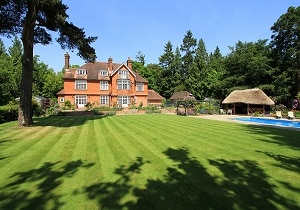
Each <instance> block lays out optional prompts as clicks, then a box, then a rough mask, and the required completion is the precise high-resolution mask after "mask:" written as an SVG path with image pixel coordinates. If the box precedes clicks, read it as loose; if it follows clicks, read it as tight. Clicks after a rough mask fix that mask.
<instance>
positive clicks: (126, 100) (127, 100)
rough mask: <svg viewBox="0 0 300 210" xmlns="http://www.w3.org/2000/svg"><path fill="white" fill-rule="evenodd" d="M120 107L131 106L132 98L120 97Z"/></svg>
mask: <svg viewBox="0 0 300 210" xmlns="http://www.w3.org/2000/svg"><path fill="white" fill-rule="evenodd" d="M118 105H119V106H123V105H130V96H118Z"/></svg>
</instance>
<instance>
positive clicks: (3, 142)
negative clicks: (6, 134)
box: [0, 140, 10, 160]
mask: <svg viewBox="0 0 300 210" xmlns="http://www.w3.org/2000/svg"><path fill="white" fill-rule="evenodd" d="M9 141H10V140H1V141H0V146H1V145H2V144H5V143H6V142H9ZM0 151H1V150H0ZM6 158H9V156H6V157H3V156H2V154H1V153H0V160H4V159H6Z"/></svg>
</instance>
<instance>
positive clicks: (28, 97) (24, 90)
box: [18, 1, 37, 126]
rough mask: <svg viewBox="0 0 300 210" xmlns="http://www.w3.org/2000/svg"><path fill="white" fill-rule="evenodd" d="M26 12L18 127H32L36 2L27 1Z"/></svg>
mask: <svg viewBox="0 0 300 210" xmlns="http://www.w3.org/2000/svg"><path fill="white" fill-rule="evenodd" d="M27 4H28V12H27V15H26V19H25V22H24V27H23V33H22V43H23V48H24V53H23V58H22V79H21V85H20V104H19V113H18V124H19V126H31V125H33V120H32V116H33V112H32V80H33V45H34V27H35V21H36V13H37V11H36V2H35V1H28V3H27Z"/></svg>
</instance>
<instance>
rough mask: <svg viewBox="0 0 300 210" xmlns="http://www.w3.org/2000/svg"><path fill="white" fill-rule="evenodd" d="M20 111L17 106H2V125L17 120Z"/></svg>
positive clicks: (0, 114) (0, 118) (0, 109)
mask: <svg viewBox="0 0 300 210" xmlns="http://www.w3.org/2000/svg"><path fill="white" fill-rule="evenodd" d="M18 109H19V106H18V105H17V104H8V105H4V106H0V123H4V122H9V121H14V120H17V119H18Z"/></svg>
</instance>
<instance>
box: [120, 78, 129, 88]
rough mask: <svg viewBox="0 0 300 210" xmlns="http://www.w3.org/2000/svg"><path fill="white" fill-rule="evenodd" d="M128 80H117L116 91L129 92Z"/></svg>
mask: <svg viewBox="0 0 300 210" xmlns="http://www.w3.org/2000/svg"><path fill="white" fill-rule="evenodd" d="M129 89H130V80H129V79H119V80H118V90H129Z"/></svg>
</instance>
